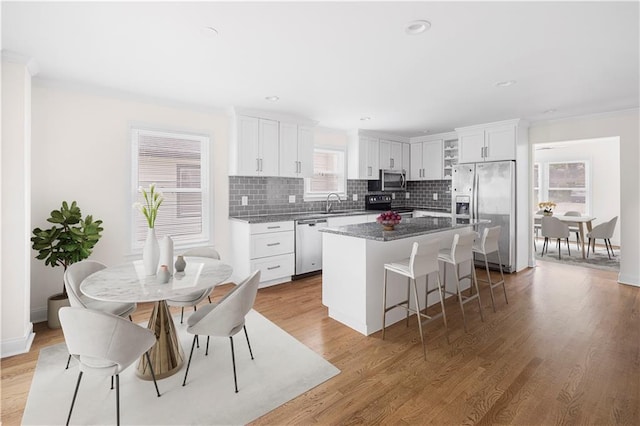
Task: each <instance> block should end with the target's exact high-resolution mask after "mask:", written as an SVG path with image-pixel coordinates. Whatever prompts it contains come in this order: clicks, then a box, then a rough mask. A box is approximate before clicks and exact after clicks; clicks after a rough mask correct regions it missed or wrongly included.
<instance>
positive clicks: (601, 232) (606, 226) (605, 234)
mask: <svg viewBox="0 0 640 426" xmlns="http://www.w3.org/2000/svg"><path fill="white" fill-rule="evenodd" d="M617 222H618V216H616V217H614V218H613V219H611V220H610V221H608V222H605V223H601V224H600V225H597V226H595V227H594V228H593V229H592V230H591V231H590V232H588V233H587V238H589V244H588V246H587V257H589V247H591V253H595V251H594V250H595V247H596V239H597V238H602V239H603V240H604V245H605V247H606V248H607V255H608V256H609V259H611V255H613V256H615V254H614V253H613V247H612V246H611V237H613V231H615V229H616V223H617ZM591 240H593V243H592V242H591ZM609 249H611V252H609Z"/></svg>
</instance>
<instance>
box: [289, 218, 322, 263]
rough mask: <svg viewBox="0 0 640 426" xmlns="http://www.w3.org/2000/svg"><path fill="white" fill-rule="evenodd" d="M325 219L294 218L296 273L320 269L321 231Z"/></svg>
mask: <svg viewBox="0 0 640 426" xmlns="http://www.w3.org/2000/svg"><path fill="white" fill-rule="evenodd" d="M326 226H327V219H322V218H320V219H304V220H302V219H301V220H296V275H300V274H306V273H308V272H314V271H319V270H321V269H322V233H320V232H319V231H318V230H319V229H320V228H324V227H326Z"/></svg>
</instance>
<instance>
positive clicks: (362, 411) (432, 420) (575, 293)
mask: <svg viewBox="0 0 640 426" xmlns="http://www.w3.org/2000/svg"><path fill="white" fill-rule="evenodd" d="M538 265H539V266H538V267H537V268H535V269H528V270H526V271H524V272H521V273H518V274H512V275H509V276H507V291H508V296H509V304H508V305H507V304H505V302H504V297H502V294H501V293H500V292H498V293H496V295H497V297H496V309H497V312H496V313H494V312H493V310H492V308H491V300H490V297H489V290H488V288H487V287H482V288H481V291H480V294H481V297H482V303H483V306H484V315H485V322H481V321H480V315H479V313H478V309H477V305H474V304H468V305H466V306H465V308H466V313H467V320H468V324H469V333H468V334H467V333H464V331H463V326H462V316H461V315H460V310H459V307H458V305H457V304H456V302H455V301H454V300H449V301H448V303H447V318H448V320H449V330H450V337H451V344H450V345H449V344H447V341H446V338H445V334H444V327H443V326H442V323H441V322H439V321H435V322H432V323H429V324H428V325H427V326H426V327H425V339H426V343H427V360H426V361H425V360H424V359H423V356H422V346H421V344H420V337H419V335H418V327H417V324H416V321H415V317H412V318H411V321H410V325H409V327H408V328H407V327H406V326H405V323H404V322H400V323H397V324H395V325H393V326H391V327H390V328H388V329H387V333H386V337H385V340H384V341H383V340H382V339H381V333H379V332H378V333H376V334H374V335H372V336H369V337H365V336H362V335H360V334H359V333H357V332H355V331H353V330H351V329H349V328H347V327H345V326H343V325H341V324H340V323H338V322H336V321H334V320H332V319H330V318H328V316H327V310H326V308H325V307H324V306H323V305H322V303H321V277H320V276H315V277H310V278H306V279H304V280H299V281H295V282H292V283H287V284H282V285H279V286H274V287H270V288H266V289H261V290H260V291H259V293H258V298H257V300H256V304H255V309H256V310H257V311H259V312H260V313H262V314H263V315H264V316H266V317H267V318H269V319H270V320H271V321H273V322H274V323H276V324H277V325H278V326H280V327H281V328H283V329H284V330H286V331H287V332H289V333H290V334H291V335H293V336H294V337H295V338H297V339H298V340H300V341H301V342H303V343H304V344H305V345H307V346H309V347H310V348H312V349H313V350H314V351H316V352H317V353H319V354H321V355H322V356H323V357H324V358H325V359H327V360H328V361H330V362H331V363H333V364H334V365H335V366H336V367H338V368H339V369H340V370H341V371H342V372H341V373H340V374H339V375H338V376H336V377H334V378H332V379H330V380H328V381H327V382H325V383H323V384H321V385H320V386H317V387H316V388H314V389H312V390H310V391H309V392H307V393H305V394H303V395H301V396H300V397H298V398H296V399H294V400H292V401H289V402H288V403H286V404H284V405H282V406H281V407H279V408H277V409H276V410H274V411H272V412H270V413H268V414H266V415H265V416H263V417H261V418H260V419H257V420H256V421H255V422H254V423H253V424H256V425H262V424H278V425H279V424H314V423H317V424H362V423H364V424H372V423H387V424H438V425H439V424H517V425H524V424H526V425H549V424H594V425H600V424H620V425H638V424H640V395H639V393H640V289H639V288H636V287H631V286H625V285H620V284H618V283H617V282H616V276H617V275H616V274H615V273H612V272H607V271H598V270H593V269H586V268H580V267H572V266H565V265H559V264H556V263H548V262H539V263H538ZM478 273H479V274H482V272H481V271H478ZM226 290H227V288H224V286H223V287H219V288H216V290H215V292H214V296H215V297H216V298H217V297H219V295H221V294H223V293H224V292H225V291H226ZM150 311H151V305H150V304H143V305H139V308H138V310H137V311H136V313H135V314H134V320H136V321H143V320H145V319H146V318H148V315H149V313H150ZM176 312H178V311H176ZM35 329H36V338H35V341H34V344H33V347H32V350H31V351H30V352H29V353H28V354H24V355H19V356H14V357H11V358H7V359H4V360H2V423H3V424H5V425H13V424H19V423H20V420H21V417H22V411H23V410H24V405H25V403H26V399H27V394H28V391H29V386H30V383H31V378H32V375H33V370H34V368H35V364H36V360H37V356H38V351H39V349H40V348H42V347H45V346H49V345H52V344H56V343H59V342H62V341H63V339H62V333H61V332H60V330H49V329H47V328H46V326H45V325H44V324H36V326H35ZM256 356H259V355H258V354H256ZM61 368H62V366H61Z"/></svg>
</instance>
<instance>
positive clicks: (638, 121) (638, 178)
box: [529, 109, 640, 286]
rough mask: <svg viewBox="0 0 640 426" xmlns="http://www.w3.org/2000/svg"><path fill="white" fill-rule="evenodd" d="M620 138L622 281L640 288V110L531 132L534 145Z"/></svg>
mask: <svg viewBox="0 0 640 426" xmlns="http://www.w3.org/2000/svg"><path fill="white" fill-rule="evenodd" d="M616 136H617V137H619V138H620V161H619V166H620V194H621V200H620V222H619V223H620V253H621V255H620V274H619V275H618V281H619V282H621V283H625V284H631V285H636V286H640V262H639V261H638V260H639V259H640V219H639V218H640V168H639V167H638V165H639V164H640V110H639V109H633V110H626V111H618V112H611V113H607V114H599V115H590V116H583V117H574V118H569V119H564V120H555V121H547V122H538V123H535V124H533V125H532V126H531V127H530V128H529V142H530V143H532V144H536V143H545V142H559V141H572V140H580V139H595V138H607V137H616ZM615 166H616V164H612V165H611V167H615Z"/></svg>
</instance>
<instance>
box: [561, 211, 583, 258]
mask: <svg viewBox="0 0 640 426" xmlns="http://www.w3.org/2000/svg"><path fill="white" fill-rule="evenodd" d="M564 215H565V216H576V217H580V216H582V213H580V212H577V211H575V210H570V211H568V212H566V213H565V214H564ZM567 225H568V226H569V233H572V232H575V234H576V250H580V228H579V226H580V225H578V223H576V222H568V223H567Z"/></svg>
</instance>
